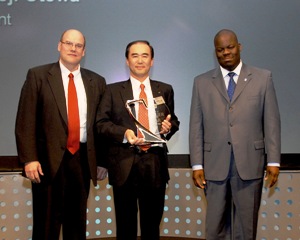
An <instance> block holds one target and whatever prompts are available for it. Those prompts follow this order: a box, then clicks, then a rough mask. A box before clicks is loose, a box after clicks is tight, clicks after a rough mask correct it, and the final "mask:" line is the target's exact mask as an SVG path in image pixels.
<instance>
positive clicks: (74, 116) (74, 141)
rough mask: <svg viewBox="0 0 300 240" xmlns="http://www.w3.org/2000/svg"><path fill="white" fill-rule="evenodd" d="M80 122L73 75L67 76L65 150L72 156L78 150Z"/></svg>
mask: <svg viewBox="0 0 300 240" xmlns="http://www.w3.org/2000/svg"><path fill="white" fill-rule="evenodd" d="M79 136H80V122H79V110H78V100H77V94H76V88H75V84H74V75H73V74H72V73H70V74H69V86H68V142H67V149H68V150H69V152H70V153H72V154H74V153H76V152H77V151H78V149H79Z"/></svg>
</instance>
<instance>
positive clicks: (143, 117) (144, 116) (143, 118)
mask: <svg viewBox="0 0 300 240" xmlns="http://www.w3.org/2000/svg"><path fill="white" fill-rule="evenodd" d="M140 87H141V92H140V99H141V98H142V99H144V101H145V103H146V104H147V106H148V101H147V95H146V93H145V90H144V89H145V85H144V84H141V86H140ZM138 120H139V122H140V123H141V124H142V125H143V126H144V127H145V128H147V129H149V117H148V109H147V108H146V107H145V105H144V104H143V103H140V104H139V118H138ZM138 137H139V138H143V135H142V133H141V132H140V131H138ZM150 147H151V145H150V144H148V145H141V146H140V148H141V149H142V150H143V151H147V150H148V149H149V148H150Z"/></svg>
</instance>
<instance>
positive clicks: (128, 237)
mask: <svg viewBox="0 0 300 240" xmlns="http://www.w3.org/2000/svg"><path fill="white" fill-rule="evenodd" d="M125 56H126V63H127V65H128V67H129V69H130V79H129V80H127V81H123V82H118V83H114V84H110V85H108V86H107V91H106V92H105V94H104V97H103V100H102V103H101V111H100V113H101V114H100V115H99V117H98V118H97V119H98V121H97V126H98V129H99V132H100V133H101V134H103V135H104V136H105V137H106V139H107V141H108V142H107V144H108V153H107V159H108V176H109V183H110V184H111V185H113V192H114V204H115V212H116V225H117V239H118V240H136V238H137V209H139V211H140V227H141V238H142V239H143V240H147V239H149V240H158V239H159V232H160V231H159V225H160V221H161V218H162V214H163V209H164V197H165V190H166V184H167V182H168V180H169V172H168V159H167V147H166V144H165V143H164V144H161V143H160V144H152V145H151V146H148V147H150V148H149V149H144V147H142V146H141V144H143V143H144V138H143V137H137V136H138V133H137V127H136V126H135V123H134V121H133V117H131V116H130V115H129V113H128V111H127V109H126V107H125V104H126V102H127V101H128V100H133V99H140V96H139V94H140V93H141V92H142V88H143V87H142V86H141V85H143V86H144V87H145V88H144V91H145V93H146V95H147V97H145V101H146V102H148V116H149V119H148V123H149V129H150V130H151V131H152V132H153V133H155V134H156V135H157V136H160V137H162V138H165V139H167V140H168V139H170V138H171V136H172V135H173V134H174V133H175V132H176V131H177V130H178V128H179V121H178V119H177V117H176V115H175V114H174V92H173V88H172V87H171V85H168V84H165V83H162V82H158V81H154V80H150V79H149V71H150V68H151V66H152V65H153V57H154V51H153V48H152V46H151V45H150V44H149V42H147V41H134V42H131V43H129V44H128V45H127V48H126V53H125ZM158 99H159V100H162V101H164V102H165V105H164V104H160V107H164V108H168V109H169V113H170V114H169V115H167V117H166V118H165V119H164V121H163V122H162V124H161V126H160V127H158V122H157V114H156V110H157V107H158V104H159V103H158ZM162 101H160V103H161V102H162ZM165 110H166V109H165ZM138 111H141V109H139V108H138V107H136V108H135V109H133V113H136V116H138V113H137V112H138ZM160 111H161V112H164V110H160ZM146 148H147V147H146Z"/></svg>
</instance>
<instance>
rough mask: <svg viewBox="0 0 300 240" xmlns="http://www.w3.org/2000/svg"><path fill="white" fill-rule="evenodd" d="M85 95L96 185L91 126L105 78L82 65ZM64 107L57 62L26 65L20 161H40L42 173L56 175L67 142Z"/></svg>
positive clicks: (90, 159) (20, 115)
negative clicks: (33, 65) (27, 66)
mask: <svg viewBox="0 0 300 240" xmlns="http://www.w3.org/2000/svg"><path fill="white" fill-rule="evenodd" d="M81 76H82V80H83V83H84V87H85V91H86V97H87V152H88V156H87V157H88V162H89V167H90V174H91V178H92V180H93V182H94V184H95V185H96V181H97V162H98V165H100V162H101V161H100V160H101V159H100V158H99V156H98V157H97V156H96V148H95V139H96V135H95V133H96V129H95V126H94V123H95V118H96V112H97V110H98V108H99V105H100V101H101V99H102V96H103V93H104V91H105V86H106V84H105V79H104V78H103V77H101V76H100V75H98V74H96V73H94V72H92V71H89V70H87V69H83V68H81ZM67 122H68V120H67V108H66V99H65V93H64V88H63V82H62V77H61V70H60V67H59V63H58V62H57V63H52V64H47V65H43V66H39V67H35V68H32V69H29V71H28V73H27V79H26V81H25V83H24V86H23V88H22V91H21V96H20V101H19V107H18V113H17V119H16V129H15V134H16V141H17V150H18V155H19V159H20V161H21V162H22V163H26V162H30V161H39V162H40V163H41V165H42V169H43V172H44V174H45V177H46V178H48V179H49V180H51V179H53V177H54V176H55V174H56V172H57V170H58V168H59V166H60V163H61V161H62V159H63V155H64V152H65V150H66V145H67V137H68V127H67Z"/></svg>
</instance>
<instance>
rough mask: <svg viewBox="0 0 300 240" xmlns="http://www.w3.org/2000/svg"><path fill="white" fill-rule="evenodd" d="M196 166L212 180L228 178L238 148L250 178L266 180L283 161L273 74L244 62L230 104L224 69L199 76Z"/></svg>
mask: <svg viewBox="0 0 300 240" xmlns="http://www.w3.org/2000/svg"><path fill="white" fill-rule="evenodd" d="M189 141H190V161H191V165H197V164H201V165H203V166H204V172H205V177H206V179H207V180H216V181H221V180H224V179H225V178H226V177H227V175H228V171H229V167H230V154H231V150H233V153H234V157H235V162H236V167H237V170H238V173H239V175H240V177H241V178H242V179H244V180H250V179H258V178H261V177H262V176H263V172H264V167H265V158H264V155H265V152H267V156H268V157H267V159H268V162H272V163H280V116H279V110H278V104H277V99H276V94H275V90H274V86H273V82H272V75H271V72H270V71H268V70H263V69H258V68H255V67H251V66H247V65H245V64H243V66H242V69H241V72H240V75H239V78H238V82H237V85H236V89H235V92H234V96H233V99H232V101H231V102H230V100H229V97H228V95H227V90H226V87H225V83H224V79H223V76H222V73H221V70H220V68H219V67H218V68H216V69H214V70H211V71H209V72H207V73H204V74H202V75H199V76H197V77H196V78H195V81H194V86H193V95H192V103H191V114H190V135H189Z"/></svg>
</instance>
